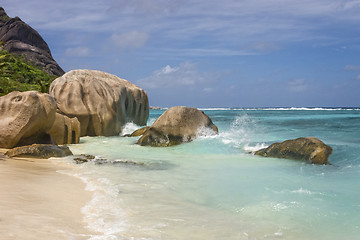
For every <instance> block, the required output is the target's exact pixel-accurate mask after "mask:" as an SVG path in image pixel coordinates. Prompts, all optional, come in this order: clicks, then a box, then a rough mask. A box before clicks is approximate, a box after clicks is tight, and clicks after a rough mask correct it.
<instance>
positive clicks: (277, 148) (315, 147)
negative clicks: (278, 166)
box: [255, 137, 333, 164]
mask: <svg viewBox="0 0 360 240" xmlns="http://www.w3.org/2000/svg"><path fill="white" fill-rule="evenodd" d="M332 151H333V149H332V148H331V147H330V146H328V145H326V144H324V143H323V142H322V141H321V140H319V139H317V138H313V137H302V138H297V139H291V140H287V141H284V142H281V143H274V144H271V145H270V146H269V147H268V148H264V149H260V150H258V151H256V152H255V155H259V156H263V157H273V158H287V159H294V160H301V161H305V162H308V163H313V164H328V163H329V161H328V159H329V156H330V154H331V153H332Z"/></svg>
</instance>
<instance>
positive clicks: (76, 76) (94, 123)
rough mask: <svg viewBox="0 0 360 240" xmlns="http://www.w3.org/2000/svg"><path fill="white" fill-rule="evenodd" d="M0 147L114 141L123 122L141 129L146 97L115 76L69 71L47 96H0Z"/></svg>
mask: <svg viewBox="0 0 360 240" xmlns="http://www.w3.org/2000/svg"><path fill="white" fill-rule="evenodd" d="M0 116H1V117H0V118H1V121H0V147H2V148H13V147H18V146H24V145H30V144H35V143H37V144H46V143H56V144H58V145H62V144H75V143H78V142H79V138H80V137H81V136H115V135H119V133H120V132H121V130H122V126H124V124H125V123H126V122H128V121H131V122H135V123H136V124H138V125H145V124H146V121H147V119H148V116H149V103H148V98H147V94H146V93H145V91H144V90H142V89H141V88H139V87H137V86H136V85H134V84H132V83H130V82H128V81H126V80H124V79H121V78H118V77H116V76H114V75H111V74H107V73H103V72H99V71H92V70H74V71H70V72H68V73H66V74H64V75H63V76H62V77H59V78H57V79H55V80H54V82H53V83H52V84H51V87H50V94H47V93H39V92H35V91H28V92H17V91H15V92H11V93H10V94H7V95H5V96H3V97H0Z"/></svg>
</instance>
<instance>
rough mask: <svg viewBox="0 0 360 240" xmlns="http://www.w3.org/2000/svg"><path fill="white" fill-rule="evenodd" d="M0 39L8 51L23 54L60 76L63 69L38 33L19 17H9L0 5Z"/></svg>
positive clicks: (46, 70)
mask: <svg viewBox="0 0 360 240" xmlns="http://www.w3.org/2000/svg"><path fill="white" fill-rule="evenodd" d="M0 41H1V42H3V43H4V49H5V50H7V51H8V52H9V53H13V54H17V55H20V56H24V57H25V58H26V59H27V60H28V61H31V62H32V63H34V64H35V65H36V66H38V67H39V68H41V69H43V70H44V71H45V72H47V73H48V74H50V75H55V76H61V75H63V74H64V70H62V69H61V67H60V66H59V65H58V64H57V62H56V61H55V60H54V59H53V57H52V55H51V52H50V49H49V46H48V45H47V43H46V42H45V41H44V39H43V38H42V37H41V36H40V34H39V33H38V32H37V31H36V30H34V29H33V28H31V27H30V26H29V25H27V24H26V23H25V22H23V21H22V20H21V19H20V18H19V17H15V18H10V17H9V16H8V15H7V14H6V12H5V10H4V9H3V8H2V7H0Z"/></svg>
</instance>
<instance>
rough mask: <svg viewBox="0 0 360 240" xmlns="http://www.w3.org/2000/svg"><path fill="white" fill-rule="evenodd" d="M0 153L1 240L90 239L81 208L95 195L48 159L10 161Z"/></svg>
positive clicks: (57, 164)
mask: <svg viewBox="0 0 360 240" xmlns="http://www.w3.org/2000/svg"><path fill="white" fill-rule="evenodd" d="M5 151H6V149H0V240H10V239H11V240H17V239H19V240H20V239H21V240H30V239H34V240H35V239H36V240H39V239H51V240H57V239H59V240H60V239H61V240H66V239H88V238H89V237H90V236H91V233H90V232H89V230H87V229H86V228H85V224H84V222H83V215H82V213H81V208H82V207H83V206H85V204H86V203H87V202H88V201H90V199H91V193H90V192H87V191H85V190H84V189H85V184H84V183H82V182H81V181H80V180H79V179H76V178H73V177H71V176H67V175H65V174H61V173H58V172H57V170H65V169H69V168H70V167H71V166H68V165H65V164H64V165H62V164H59V163H54V162H52V161H51V160H48V159H31V158H14V159H13V158H8V157H6V156H5V155H4V153H5Z"/></svg>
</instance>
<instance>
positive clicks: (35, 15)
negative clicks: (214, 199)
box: [2, 0, 360, 107]
mask: <svg viewBox="0 0 360 240" xmlns="http://www.w3.org/2000/svg"><path fill="white" fill-rule="evenodd" d="M2 2H3V3H2V6H3V7H4V8H5V10H6V12H7V13H8V15H9V16H11V17H14V16H19V17H20V18H21V19H22V20H24V21H25V22H27V23H28V24H29V25H31V26H32V27H33V28H35V29H36V30H37V31H38V32H39V33H40V34H41V35H42V36H43V38H44V39H45V41H46V42H47V43H48V45H49V47H50V49H51V51H52V54H53V56H54V58H55V60H56V61H57V62H58V63H59V64H60V66H61V67H62V68H63V69H64V70H65V71H70V70H72V69H96V70H101V71H105V72H109V73H112V74H115V75H117V76H119V77H121V78H124V79H127V80H129V81H131V82H133V83H135V84H137V85H138V86H140V87H141V88H143V89H145V90H146V92H147V93H148V96H149V100H150V105H152V106H162V107H169V106H175V105H186V106H192V107H236V106H237V107H316V106H323V107H330V106H333V107H339V106H345V107H346V106H354V107H359V106H360V93H359V91H360V58H359V56H360V55H359V54H360V0H350V1H341V0H302V1H299V0H294V1H293V0H287V1H286V0H222V1H218V0H206V1H205V0H182V1H180V0H177V1H174V0H77V1H73V0H72V1H69V0H62V1H55V0H32V1H25V0H3V1H2Z"/></svg>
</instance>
